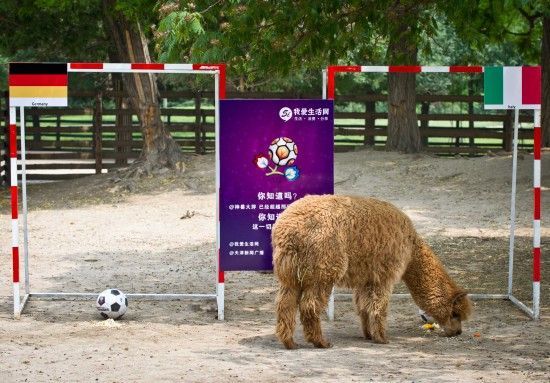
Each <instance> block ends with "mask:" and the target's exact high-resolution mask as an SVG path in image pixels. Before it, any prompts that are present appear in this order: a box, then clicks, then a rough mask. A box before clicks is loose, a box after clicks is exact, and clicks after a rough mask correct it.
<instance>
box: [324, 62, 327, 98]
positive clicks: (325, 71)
mask: <svg viewBox="0 0 550 383" xmlns="http://www.w3.org/2000/svg"><path fill="white" fill-rule="evenodd" d="M326 99H327V70H326V69H323V100H326Z"/></svg>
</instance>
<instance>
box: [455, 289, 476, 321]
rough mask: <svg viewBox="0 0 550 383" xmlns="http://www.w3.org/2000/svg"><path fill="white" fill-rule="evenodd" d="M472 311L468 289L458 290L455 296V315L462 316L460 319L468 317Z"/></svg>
mask: <svg viewBox="0 0 550 383" xmlns="http://www.w3.org/2000/svg"><path fill="white" fill-rule="evenodd" d="M471 313H472V303H471V302H470V299H469V298H468V293H467V292H466V291H460V292H458V293H457V294H456V295H455V296H454V298H453V316H457V317H460V320H465V319H467V318H468V317H469V316H470V314H471Z"/></svg>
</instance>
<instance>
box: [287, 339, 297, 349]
mask: <svg viewBox="0 0 550 383" xmlns="http://www.w3.org/2000/svg"><path fill="white" fill-rule="evenodd" d="M283 345H284V346H285V348H286V349H287V350H296V349H297V348H298V345H297V344H296V343H295V342H294V341H293V340H292V339H291V340H287V341H284V342H283Z"/></svg>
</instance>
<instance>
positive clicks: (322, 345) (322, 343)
mask: <svg viewBox="0 0 550 383" xmlns="http://www.w3.org/2000/svg"><path fill="white" fill-rule="evenodd" d="M313 345H314V346H315V347H316V348H331V347H332V343H330V342H327V341H326V340H322V341H320V342H313Z"/></svg>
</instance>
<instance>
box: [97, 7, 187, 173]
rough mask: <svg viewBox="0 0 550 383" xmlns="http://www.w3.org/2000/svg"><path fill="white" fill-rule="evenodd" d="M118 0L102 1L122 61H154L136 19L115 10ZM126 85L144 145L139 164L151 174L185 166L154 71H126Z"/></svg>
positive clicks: (108, 27) (109, 28) (107, 29)
mask: <svg viewBox="0 0 550 383" xmlns="http://www.w3.org/2000/svg"><path fill="white" fill-rule="evenodd" d="M115 4H116V0H103V11H104V19H105V31H106V33H107V35H108V36H109V37H110V38H111V40H112V42H113V43H114V46H115V48H116V52H117V56H118V58H119V60H120V61H121V62H130V63H135V62H143V63H145V62H151V58H150V56H149V48H148V46H147V41H146V39H145V36H144V34H143V32H142V30H141V27H140V25H139V23H138V22H137V21H131V20H128V19H127V18H126V16H125V15H124V14H122V13H121V12H119V11H117V10H116V9H115ZM122 78H123V82H124V88H125V90H126V92H127V94H128V96H129V100H130V105H131V106H132V109H134V110H136V111H137V113H138V118H139V122H140V128H141V133H142V135H143V148H142V151H141V154H140V157H139V159H138V161H136V165H140V166H143V167H144V171H145V172H146V173H149V172H151V171H153V170H155V169H159V168H164V167H168V168H171V169H179V170H182V169H183V162H182V155H181V150H180V147H179V145H178V144H177V143H176V141H175V140H174V139H173V138H172V136H171V135H170V132H169V131H168V130H167V129H166V128H165V126H164V124H163V123H162V120H161V115H160V105H159V92H158V89H157V83H156V77H155V75H154V74H152V73H144V74H124V75H123V76H122Z"/></svg>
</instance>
